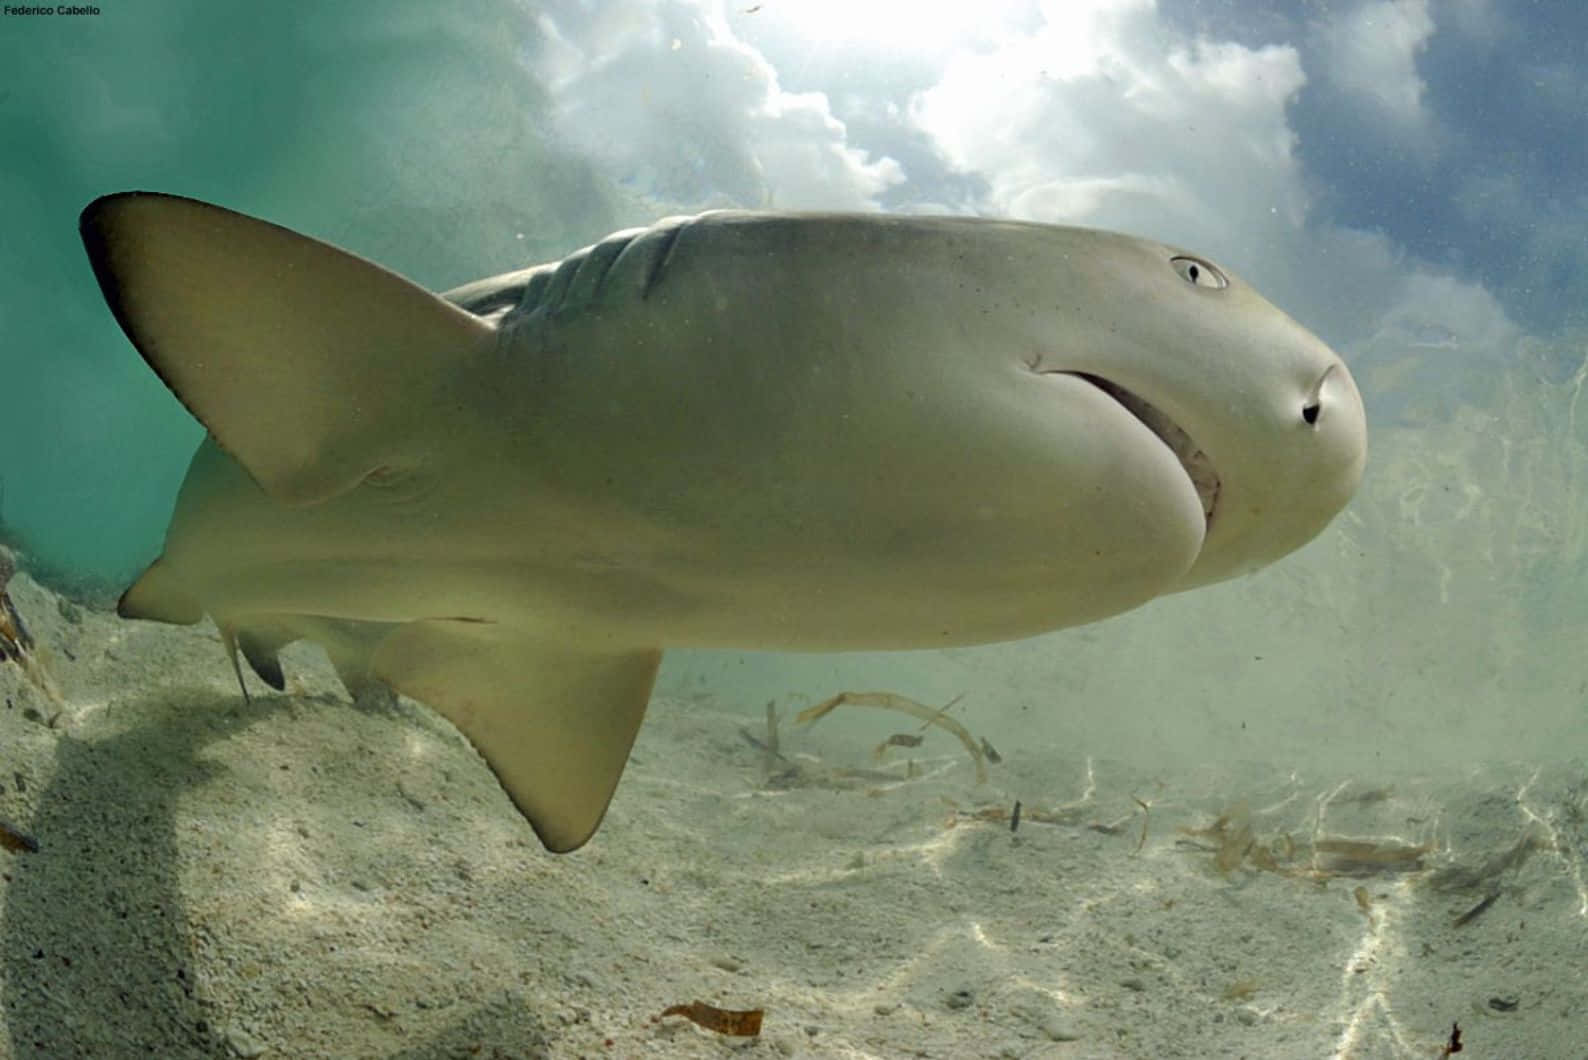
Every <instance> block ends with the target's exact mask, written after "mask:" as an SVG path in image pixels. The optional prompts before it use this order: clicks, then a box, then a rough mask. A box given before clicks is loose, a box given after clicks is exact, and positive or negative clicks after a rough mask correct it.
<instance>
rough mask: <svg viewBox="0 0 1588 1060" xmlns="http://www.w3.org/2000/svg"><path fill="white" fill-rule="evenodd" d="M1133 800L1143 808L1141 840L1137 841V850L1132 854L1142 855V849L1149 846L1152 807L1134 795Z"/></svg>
mask: <svg viewBox="0 0 1588 1060" xmlns="http://www.w3.org/2000/svg"><path fill="white" fill-rule="evenodd" d="M1131 798H1132V799H1133V800H1134V801H1135V803H1136V805H1137V806H1140V807H1141V838H1140V839H1138V840H1136V849H1135V850H1133V851H1132V852H1131V853H1133V854H1140V853H1141V848H1142V847H1144V846H1146V845H1147V819H1148V818H1149V817H1150V816H1151V815H1152V807H1151V806H1149V805H1147V803H1145V802H1143V801H1142V800H1141V799H1138V798H1136V796H1134V795H1132V796H1131Z"/></svg>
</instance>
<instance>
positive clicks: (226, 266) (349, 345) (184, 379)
mask: <svg viewBox="0 0 1588 1060" xmlns="http://www.w3.org/2000/svg"><path fill="white" fill-rule="evenodd" d="M79 227H80V230H81V233H82V237H83V245H84V247H85V248H86V249H87V251H88V257H89V260H90V261H91V262H92V263H93V266H94V275H95V276H96V277H97V278H98V279H99V285H100V288H101V289H102V290H103V291H104V294H105V301H106V302H107V303H108V304H109V305H110V308H111V310H112V311H113V312H114V313H115V314H116V319H117V320H118V321H119V322H120V323H121V326H122V330H124V331H125V332H126V333H127V337H128V338H129V339H131V340H132V343H133V345H134V346H136V347H137V348H138V352H139V353H141V354H143V357H144V360H146V361H148V362H149V366H150V367H151V368H153V369H154V370H155V372H156V373H158V374H159V376H160V378H161V379H163V380H165V383H166V385H167V386H169V387H170V388H171V390H172V391H173V392H175V394H176V396H177V397H178V398H180V399H181V401H182V403H183V404H184V405H186V406H187V408H188V411H190V412H192V413H193V415H194V416H195V417H196V418H197V419H198V420H199V421H200V422H201V423H203V424H204V426H205V427H207V428H209V432H210V433H211V434H212V435H214V436H215V439H216V440H217V441H218V442H219V443H220V444H221V446H222V447H224V448H225V449H226V451H227V452H228V453H230V454H231V455H232V456H233V457H234V458H236V460H237V461H238V463H240V464H242V466H243V467H245V468H246V469H247V470H248V473H249V474H250V475H252V476H253V477H254V480H255V481H256V482H258V483H259V485H260V486H261V487H262V488H263V489H264V490H265V492H266V493H268V494H270V496H272V497H273V498H275V499H276V500H278V501H281V502H283V503H286V504H294V505H303V504H312V503H315V502H317V501H322V500H325V499H327V498H329V497H332V496H335V495H337V494H338V493H341V492H342V491H344V490H346V489H350V488H351V487H353V486H354V485H357V484H358V483H359V482H360V481H362V479H363V478H364V476H366V475H368V474H369V473H370V472H371V471H373V470H375V469H376V468H378V467H381V466H383V465H386V464H390V463H392V462H394V461H400V460H402V459H403V458H404V457H405V455H407V454H405V452H404V448H403V447H404V446H405V445H406V446H410V447H411V446H412V445H414V444H416V432H422V431H423V430H424V429H425V428H426V427H427V426H428V425H430V424H431V423H432V422H433V420H434V418H435V417H434V411H435V409H436V408H437V407H439V406H444V405H445V404H446V402H447V401H448V400H449V398H448V392H447V388H448V387H449V386H450V385H452V383H453V381H455V380H456V379H457V378H458V377H459V376H460V375H462V374H465V373H464V370H463V368H462V365H463V363H465V362H466V361H467V360H468V358H469V357H470V356H471V355H472V354H474V353H476V352H478V351H479V350H481V349H483V348H486V347H488V346H489V345H490V343H492V342H493V341H494V336H495V331H494V329H493V328H492V327H491V326H490V325H489V324H486V323H485V322H483V321H481V320H480V319H479V318H477V317H475V316H472V315H471V314H469V313H468V312H466V311H464V310H463V309H460V308H458V307H457V306H455V305H453V304H451V303H450V302H447V301H445V300H444V299H442V298H439V297H437V296H436V295H434V294H431V293H430V292H429V291H426V290H425V289H424V288H422V287H420V286H418V285H416V284H413V283H410V282H409V281H408V280H405V279H403V278H402V277H401V276H398V275H397V274H396V273H394V272H389V271H387V270H386V269H383V268H381V267H380V266H378V265H375V264H373V263H371V262H368V261H365V260H363V259H362V258H359V257H356V256H354V255H352V254H349V253H348V252H347V251H345V250H339V249H337V248H336V247H333V246H330V245H329V244H326V243H321V242H320V241H318V240H315V239H310V238H309V237H308V236H303V235H299V234H298V233H296V232H293V231H290V230H289V229H286V228H282V227H280V226H279V225H273V224H270V223H269V222H267V221H261V220H258V219H256V218H253V217H247V216H245V215H243V214H240V213H234V212H233V211H231V210H226V209H222V208H221V207H219V206H212V205H210V204H209V203H203V202H198V201H196V200H193V199H184V198H180V197H178V196H174V195H157V194H152V193H148V192H127V193H124V194H120V195H107V196H105V197H104V198H102V199H97V200H95V201H94V202H92V203H90V204H89V206H88V208H87V209H85V210H84V211H83V214H82V218H81V220H80V224H79Z"/></svg>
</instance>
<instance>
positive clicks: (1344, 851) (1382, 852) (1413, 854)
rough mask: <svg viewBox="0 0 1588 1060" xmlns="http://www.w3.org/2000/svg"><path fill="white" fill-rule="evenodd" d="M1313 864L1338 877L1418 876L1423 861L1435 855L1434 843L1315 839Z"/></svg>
mask: <svg viewBox="0 0 1588 1060" xmlns="http://www.w3.org/2000/svg"><path fill="white" fill-rule="evenodd" d="M1312 849H1313V852H1314V855H1315V856H1314V861H1315V862H1316V863H1317V864H1316V867H1317V868H1318V869H1320V870H1321V871H1324V872H1327V873H1330V874H1332V875H1336V876H1363V875H1372V874H1374V873H1378V872H1419V871H1421V870H1422V867H1423V857H1424V856H1425V855H1428V854H1431V853H1433V851H1434V844H1432V843H1415V844H1413V843H1403V842H1401V841H1399V840H1385V841H1380V840H1375V839H1344V838H1332V839H1314V840H1313V841H1312Z"/></svg>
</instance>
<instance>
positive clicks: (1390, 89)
mask: <svg viewBox="0 0 1588 1060" xmlns="http://www.w3.org/2000/svg"><path fill="white" fill-rule="evenodd" d="M1433 32H1434V20H1433V16H1432V15H1430V14H1429V11H1428V0H1375V2H1373V3H1367V4H1363V5H1362V6H1360V7H1358V8H1356V9H1354V10H1352V11H1349V12H1347V13H1345V14H1344V15H1342V16H1340V17H1339V18H1338V19H1336V20H1334V21H1332V22H1331V23H1329V24H1327V25H1326V26H1325V27H1324V29H1323V31H1322V34H1321V36H1322V40H1323V45H1324V48H1323V52H1324V55H1325V57H1326V61H1327V72H1328V75H1329V77H1330V79H1331V80H1332V81H1333V82H1334V83H1335V85H1336V86H1337V87H1338V88H1339V90H1340V91H1341V92H1342V93H1343V94H1345V95H1347V96H1349V97H1350V98H1352V99H1354V100H1355V101H1357V102H1358V103H1360V104H1364V105H1366V106H1368V107H1370V108H1372V109H1373V110H1374V111H1376V112H1377V114H1378V115H1379V116H1380V117H1381V118H1382V119H1383V120H1385V121H1387V122H1390V123H1391V124H1394V125H1397V126H1400V127H1402V128H1403V129H1409V130H1422V129H1424V127H1425V126H1426V125H1427V122H1428V115H1427V114H1426V113H1425V112H1424V110H1423V96H1424V93H1425V92H1426V91H1427V85H1426V84H1424V82H1423V79H1422V78H1421V77H1420V76H1419V75H1418V73H1417V57H1418V55H1419V54H1420V53H1421V52H1422V51H1423V49H1424V48H1425V47H1427V44H1428V39H1429V38H1430V37H1431V36H1433Z"/></svg>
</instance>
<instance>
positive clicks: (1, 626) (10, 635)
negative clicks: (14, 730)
mask: <svg viewBox="0 0 1588 1060" xmlns="http://www.w3.org/2000/svg"><path fill="white" fill-rule="evenodd" d="M16 569H17V566H16V554H15V553H13V552H12V551H11V550H10V549H8V548H6V547H5V546H3V545H0V662H14V663H16V664H17V666H19V667H21V669H22V673H23V676H25V677H26V678H27V679H28V680H29V681H30V682H31V683H32V684H33V686H34V687H35V688H37V689H38V690H39V691H40V692H42V693H44V698H45V699H48V700H49V701H50V702H51V703H53V704H54V705H55V706H56V707H57V708H60V709H62V710H64V709H65V707H66V701H65V700H63V699H62V698H61V693H60V689H58V688H56V686H55V679H54V678H53V677H51V676H50V672H49V670H47V669H46V668H45V666H44V660H43V658H42V657H41V656H42V654H43V653H42V652H38V651H35V650H34V649H35V647H36V645H35V644H34V642H33V635H32V634H30V633H29V632H28V627H27V625H26V623H24V622H23V621H22V614H21V612H19V611H18V610H17V605H16V604H15V603H13V602H12V600H11V594H10V593H8V592H6V583H7V582H9V581H10V580H11V575H13V574H15V573H16ZM56 716H57V717H59V714H57V715H56ZM51 727H52V728H53V727H54V726H53V719H52V725H51Z"/></svg>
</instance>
